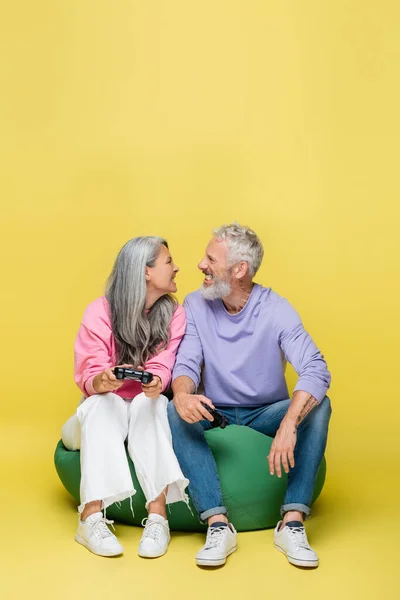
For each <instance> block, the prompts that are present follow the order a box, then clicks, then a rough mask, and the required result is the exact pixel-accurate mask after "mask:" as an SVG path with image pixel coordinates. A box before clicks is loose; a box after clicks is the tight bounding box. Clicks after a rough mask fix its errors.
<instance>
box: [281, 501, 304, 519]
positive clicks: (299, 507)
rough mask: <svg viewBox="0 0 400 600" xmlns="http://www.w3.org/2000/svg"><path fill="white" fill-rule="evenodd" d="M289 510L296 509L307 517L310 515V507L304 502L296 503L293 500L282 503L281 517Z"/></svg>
mask: <svg viewBox="0 0 400 600" xmlns="http://www.w3.org/2000/svg"><path fill="white" fill-rule="evenodd" d="M289 510H298V511H299V512H302V513H303V514H304V516H305V517H309V516H310V515H311V508H310V507H309V506H307V505H306V504H298V503H296V502H293V503H292V504H283V506H281V517H283V515H284V514H285V513H287V512H289Z"/></svg>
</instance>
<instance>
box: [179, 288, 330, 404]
mask: <svg viewBox="0 0 400 600" xmlns="http://www.w3.org/2000/svg"><path fill="white" fill-rule="evenodd" d="M184 308H185V312H186V319H187V328H186V333H185V335H184V338H183V340H182V342H181V344H180V346H179V350H178V354H177V359H176V363H175V368H174V371H173V379H176V378H177V377H180V376H181V375H186V376H187V377H190V379H192V380H193V382H194V384H195V386H196V388H198V386H199V384H200V379H201V380H202V383H203V386H204V395H205V396H207V397H208V398H210V399H211V400H212V401H213V403H214V405H215V406H247V407H249V406H261V405H263V404H271V403H273V402H277V401H278V400H284V399H287V398H289V392H288V389H287V385H286V380H285V373H284V370H285V364H286V361H288V362H290V363H291V364H292V365H293V367H294V369H295V370H296V372H297V374H298V375H299V379H298V381H297V384H296V387H295V390H304V391H305V392H308V393H309V394H311V395H312V396H314V397H315V398H316V399H317V400H318V402H320V401H321V400H322V399H323V398H324V396H325V394H326V391H327V389H328V388H329V384H330V381H331V376H330V373H329V371H328V369H327V365H326V362H325V360H324V358H323V356H322V354H321V352H320V351H319V350H318V348H317V347H316V345H315V344H314V342H313V341H312V339H311V337H310V336H309V334H308V333H307V332H306V331H305V329H304V327H303V324H302V322H301V320H300V317H299V315H298V314H297V312H296V311H295V310H294V308H293V307H292V306H291V304H290V303H289V302H288V301H287V300H285V298H282V297H281V296H279V295H278V294H276V293H275V292H274V291H272V290H271V289H270V288H264V287H262V286H261V285H258V284H254V286H253V289H252V291H251V294H250V298H249V299H248V301H247V303H246V305H245V306H244V308H243V309H242V310H241V311H240V312H239V313H237V314H235V315H231V314H229V313H228V312H227V310H226V309H225V307H224V304H223V302H222V300H212V301H209V300H204V298H203V297H202V295H201V292H200V291H196V292H193V293H192V294H189V295H188V296H187V297H186V299H185V302H184Z"/></svg>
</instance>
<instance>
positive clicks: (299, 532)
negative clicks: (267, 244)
mask: <svg viewBox="0 0 400 600" xmlns="http://www.w3.org/2000/svg"><path fill="white" fill-rule="evenodd" d="M263 254H264V251H263V248H262V245H261V243H260V240H259V239H258V237H257V235H256V234H255V233H254V232H253V231H252V230H250V229H249V228H247V227H242V226H240V225H239V224H237V223H234V224H232V225H225V226H223V227H220V228H219V229H217V230H215V231H214V237H213V239H212V240H211V242H210V243H209V244H208V246H207V249H206V255H205V257H204V258H203V260H202V261H201V263H200V264H199V269H200V270H201V271H202V272H203V273H204V276H205V278H204V282H203V286H202V289H201V290H199V291H196V292H194V293H192V294H189V295H188V296H187V298H186V299H185V303H184V306H185V310H186V317H187V329H186V334H185V336H184V338H183V340H182V342H181V345H180V348H179V350H178V355H177V360H176V364H175V369H174V373H173V384H172V389H173V393H174V400H173V402H170V403H169V406H168V416H169V422H170V426H171V430H172V437H173V442H174V450H175V453H176V455H177V458H178V460H179V462H180V465H181V468H182V470H183V473H184V474H185V477H187V478H188V479H189V480H190V485H189V491H190V495H191V498H192V500H193V503H194V505H195V507H196V510H197V511H198V513H199V517H200V520H201V521H202V522H204V523H208V530H207V539H206V543H205V545H204V546H203V548H202V549H201V550H200V552H198V554H197V556H196V563H197V564H198V565H201V566H217V565H222V564H224V563H225V562H226V558H227V556H229V554H231V553H232V552H234V551H235V550H236V548H237V539H236V538H237V534H236V531H235V528H234V527H233V525H232V524H231V523H229V522H228V518H227V512H228V511H227V509H226V507H225V506H224V503H223V499H222V494H221V488H220V484H219V480H218V475H217V469H216V464H215V461H214V458H213V455H212V453H211V450H210V449H209V447H208V445H207V442H206V439H205V436H204V430H206V429H209V428H210V427H212V423H211V421H212V416H211V415H210V413H209V412H208V411H207V409H206V408H205V407H204V406H203V403H204V404H205V405H206V406H210V407H211V408H216V409H217V410H219V411H220V412H221V413H223V414H224V415H225V416H226V417H227V418H228V420H229V422H230V423H235V424H238V425H246V426H248V427H252V428H253V429H256V430H257V431H260V432H262V433H264V434H265V435H269V436H273V437H274V441H273V443H272V446H271V451H270V454H269V456H268V466H269V472H270V474H271V475H274V473H276V475H277V476H278V477H281V475H282V468H283V470H284V471H285V472H286V473H288V484H287V490H286V494H285V498H284V503H283V506H282V507H281V515H282V521H280V522H279V523H278V524H277V526H276V529H275V531H274V544H275V546H276V548H277V549H278V550H280V551H281V552H283V553H284V554H286V556H287V558H288V560H289V562H290V563H292V564H294V565H297V566H303V567H317V566H318V556H317V554H316V553H315V552H314V551H313V550H312V549H311V548H310V546H309V544H308V540H307V536H306V532H305V528H304V525H303V519H304V517H305V516H308V515H309V514H310V512H311V511H310V505H311V498H312V494H313V489H314V483H315V479H316V476H317V472H318V467H319V465H320V462H321V460H322V457H323V455H324V451H325V446H326V440H327V435H328V424H329V419H330V414H331V407H330V402H329V398H327V397H326V395H325V394H326V392H327V389H328V387H329V384H330V379H331V378H330V374H329V371H328V369H327V365H326V363H325V361H324V359H323V356H322V355H321V353H320V351H319V350H318V348H317V347H316V345H315V344H314V342H313V341H312V339H311V338H310V336H309V335H308V333H307V332H306V331H305V330H304V327H303V325H302V323H301V320H300V317H299V316H298V314H297V313H296V311H295V310H294V309H293V307H292V306H291V305H290V304H289V302H288V301H287V300H285V299H284V298H282V297H280V296H279V295H278V294H276V293H275V292H273V291H272V290H271V289H270V288H264V287H262V286H261V285H258V284H256V283H254V282H253V277H254V275H255V274H256V272H257V270H258V268H259V266H260V264H261V261H262V257H263ZM285 361H289V362H290V363H291V364H292V365H293V367H294V369H295V370H296V372H297V374H298V375H299V379H298V381H297V384H296V386H295V391H294V393H293V396H292V399H291V400H290V399H288V397H289V394H288V389H287V386H286V381H285V376H284V367H285ZM201 378H202V383H203V386H204V395H198V394H196V391H197V389H198V386H199V383H200V379H201Z"/></svg>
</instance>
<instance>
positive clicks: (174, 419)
mask: <svg viewBox="0 0 400 600" xmlns="http://www.w3.org/2000/svg"><path fill="white" fill-rule="evenodd" d="M167 415H168V421H169V423H170V425H171V427H172V426H173V425H176V424H177V423H178V422H179V419H180V416H179V415H178V412H177V410H176V408H175V404H174V403H173V401H172V400H170V401H169V402H168V406H167Z"/></svg>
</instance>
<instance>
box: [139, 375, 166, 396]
mask: <svg viewBox="0 0 400 600" xmlns="http://www.w3.org/2000/svg"><path fill="white" fill-rule="evenodd" d="M142 391H143V392H144V395H145V396H147V398H152V400H155V399H156V398H158V396H159V395H160V394H161V392H162V382H161V379H160V378H159V376H158V375H153V379H152V380H151V381H150V383H142Z"/></svg>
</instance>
